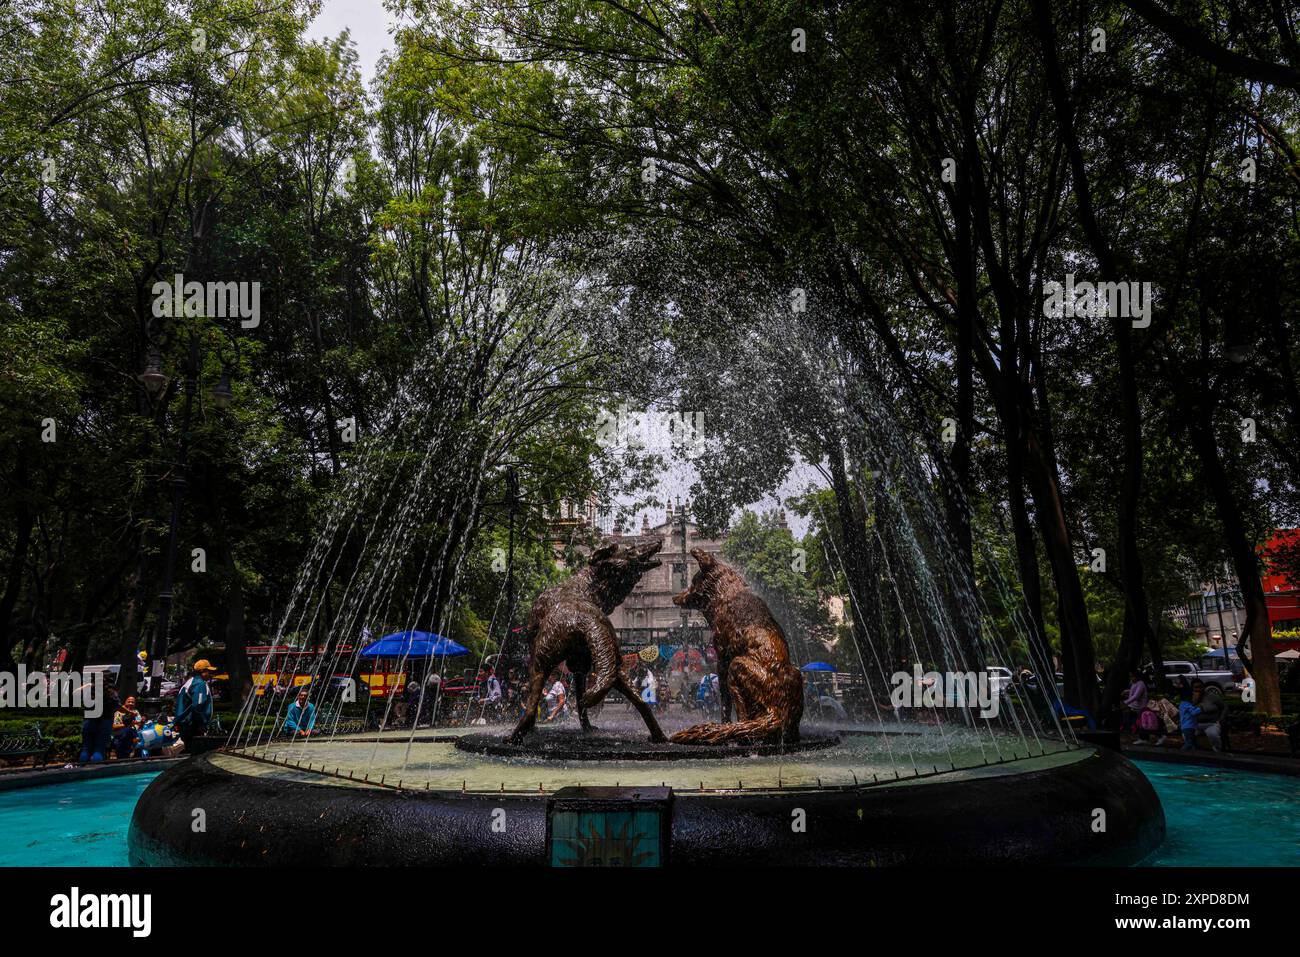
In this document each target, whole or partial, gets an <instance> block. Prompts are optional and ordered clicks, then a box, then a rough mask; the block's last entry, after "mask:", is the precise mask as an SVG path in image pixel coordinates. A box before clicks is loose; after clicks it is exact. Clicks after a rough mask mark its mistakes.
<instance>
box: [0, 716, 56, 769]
mask: <svg viewBox="0 0 1300 957" xmlns="http://www.w3.org/2000/svg"><path fill="white" fill-rule="evenodd" d="M53 747H54V739H53V738H47V737H45V735H43V734H41V726H40V725H39V724H34V725H32V726H31V727H30V728H28V729H27V730H25V731H6V732H2V733H0V760H4V761H7V760H12V759H15V758H31V757H34V758H36V759H37V762H36V766H37V767H41V766H43V765H44V764H45V762H46V760H47V759H48V758H49V756H50V750H51V749H52V748H53Z"/></svg>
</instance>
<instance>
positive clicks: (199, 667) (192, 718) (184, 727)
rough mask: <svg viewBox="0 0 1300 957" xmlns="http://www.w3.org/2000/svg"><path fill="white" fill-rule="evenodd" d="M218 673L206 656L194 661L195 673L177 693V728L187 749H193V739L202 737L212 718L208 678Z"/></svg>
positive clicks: (210, 691)
mask: <svg viewBox="0 0 1300 957" xmlns="http://www.w3.org/2000/svg"><path fill="white" fill-rule="evenodd" d="M216 673H217V672H216V669H215V668H213V667H212V664H211V663H210V662H209V661H208V660H207V659H206V658H200V659H199V660H198V661H196V662H194V674H192V675H191V676H190V679H189V680H188V681H186V682H185V684H183V685H181V690H180V691H179V692H177V694H176V729H177V730H178V731H179V732H180V736H181V740H182V741H184V742H185V750H186V751H193V747H192V746H191V741H192V740H193V739H194V738H198V737H201V736H202V735H203V733H204V732H205V731H206V730H207V729H208V723H209V722H210V721H211V720H212V690H211V689H210V688H209V687H208V680H209V679H211V677H212V676H213V675H214V674H216Z"/></svg>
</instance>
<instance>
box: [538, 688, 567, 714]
mask: <svg viewBox="0 0 1300 957" xmlns="http://www.w3.org/2000/svg"><path fill="white" fill-rule="evenodd" d="M567 695H568V691H567V689H566V688H565V687H564V682H563V681H561V680H560V679H559V678H556V679H555V684H553V685H551V690H550V691H548V692H547V693H546V706H547V707H548V708H550V712H549V713H548V714H547V715H546V717H545V718H543V719H542V720H543V721H553V720H554V719H555V717H556V716H557V715H559V714H560V713H561V712H562V711H563V710H564V702H565V700H566V698H567Z"/></svg>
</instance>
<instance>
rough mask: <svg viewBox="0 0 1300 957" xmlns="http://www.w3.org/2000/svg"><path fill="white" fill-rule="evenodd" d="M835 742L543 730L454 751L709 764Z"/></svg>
mask: <svg viewBox="0 0 1300 957" xmlns="http://www.w3.org/2000/svg"><path fill="white" fill-rule="evenodd" d="M839 743H840V739H839V735H835V734H820V733H803V734H800V735H799V740H798V741H787V742H784V743H782V744H750V745H739V744H731V745H701V744H672V743H669V742H661V743H656V742H654V741H650V740H648V739H647V738H646V736H645V733H644V732H639V733H626V734H619V733H617V732H607V731H599V730H597V731H593V732H591V733H590V734H583V733H582V732H581V731H573V730H562V731H547V732H542V733H537V734H532V735H529V736H528V737H527V738H525V739H524V740H523V741H521V742H520V743H518V744H512V743H511V742H509V741H506V740H504V739H503V738H502V737H501V735H499V734H467V735H463V736H462V737H460V738H457V739H456V747H457V748H458V749H459V750H461V751H468V752H470V753H471V754H484V755H489V756H491V757H496V758H541V759H544V760H547V761H708V760H733V761H734V760H738V759H743V758H746V757H768V756H770V755H777V754H796V753H799V752H801V751H817V750H820V749H822V748H829V747H832V746H834V745H836V744H839Z"/></svg>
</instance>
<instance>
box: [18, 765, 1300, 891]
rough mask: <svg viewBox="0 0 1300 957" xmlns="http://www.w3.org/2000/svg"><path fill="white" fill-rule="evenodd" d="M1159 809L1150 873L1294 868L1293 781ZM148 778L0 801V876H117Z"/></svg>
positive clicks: (1149, 770) (1276, 777)
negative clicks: (33, 872) (53, 870)
mask: <svg viewBox="0 0 1300 957" xmlns="http://www.w3.org/2000/svg"><path fill="white" fill-rule="evenodd" d="M1136 763H1137V766H1138V767H1139V768H1141V769H1142V771H1143V772H1144V773H1145V774H1146V776H1147V777H1148V778H1150V780H1151V783H1152V784H1153V785H1154V786H1155V789H1156V792H1157V793H1158V794H1159V795H1160V801H1161V803H1163V804H1164V806H1165V822H1166V825H1167V828H1168V833H1167V836H1166V838H1165V842H1164V844H1162V845H1161V846H1160V847H1159V848H1158V849H1157V850H1156V851H1155V853H1154V854H1152V855H1151V856H1150V857H1148V858H1147V859H1146V860H1145V861H1143V862H1142V863H1143V865H1144V866H1154V867H1210V866H1213V867H1238V866H1247V865H1252V866H1291V867H1294V866H1296V865H1300V780H1297V779H1296V778H1293V777H1287V776H1285V775H1280V774H1253V773H1251V772H1249V771H1233V770H1229V769H1226V768H1206V767H1200V766H1198V765H1191V764H1163V763H1156V762H1153V761H1138V762H1136ZM157 776H158V772H156V771H155V772H150V773H146V774H129V775H123V776H120V777H115V778H101V779H99V780H97V781H72V782H69V783H67V784H50V785H46V786H44V787H36V788H20V789H18V790H16V791H0V867H14V866H27V867H33V866H35V867H52V866H59V865H71V866H77V867H124V866H126V863H127V860H126V830H127V826H128V825H129V824H130V822H131V811H132V810H133V809H134V808H135V802H136V800H137V799H138V798H139V797H140V795H141V794H142V793H143V792H144V789H145V788H146V787H148V786H149V782H150V781H152V780H153V779H154V778H155V777H157Z"/></svg>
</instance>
